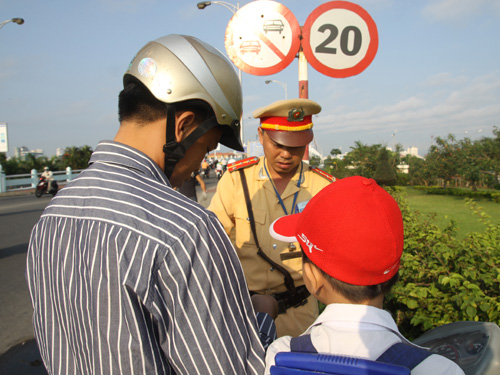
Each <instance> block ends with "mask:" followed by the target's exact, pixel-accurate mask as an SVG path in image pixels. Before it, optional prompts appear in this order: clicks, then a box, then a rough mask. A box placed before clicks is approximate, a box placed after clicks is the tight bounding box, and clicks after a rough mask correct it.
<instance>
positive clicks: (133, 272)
mask: <svg viewBox="0 0 500 375" xmlns="http://www.w3.org/2000/svg"><path fill="white" fill-rule="evenodd" d="M241 108H242V105H241V86H240V83H239V79H238V76H237V74H236V73H235V71H234V69H233V68H232V66H231V64H230V63H229V61H228V60H227V59H226V58H225V57H224V56H223V55H222V54H221V53H220V52H218V51H217V50H215V49H213V48H212V47H211V46H209V45H207V44H206V43H204V42H202V41H200V40H198V39H195V38H192V37H187V36H180V35H168V36H165V37H162V38H159V39H157V40H156V41H154V42H150V43H148V44H147V45H146V46H144V47H143V48H142V49H141V50H140V51H139V52H138V54H137V55H136V56H135V57H134V59H133V60H132V62H131V64H130V66H129V69H128V71H127V72H126V74H125V76H124V89H123V91H122V92H121V93H120V96H119V117H120V128H119V130H118V132H117V134H116V136H115V138H114V140H113V141H103V142H101V143H99V145H98V146H97V147H96V149H95V151H94V153H93V155H92V157H91V159H90V163H89V164H90V166H89V168H87V169H86V170H85V171H83V172H82V173H81V174H80V176H79V177H78V178H77V179H75V180H73V181H72V182H71V183H69V184H68V185H67V186H65V187H64V189H62V190H61V191H60V192H59V193H58V194H57V196H56V197H55V198H54V199H53V200H52V202H51V203H50V204H49V205H48V206H47V208H46V210H45V211H44V213H43V214H42V217H41V218H40V220H39V222H38V223H37V224H36V226H35V227H34V229H33V231H32V235H31V239H30V245H29V251H28V258H27V271H26V279H27V282H28V286H29V290H30V295H31V300H32V304H33V308H34V316H33V324H34V330H35V336H36V339H37V342H38V346H39V349H40V353H41V355H42V358H43V361H44V364H45V366H46V368H47V371H48V372H49V374H64V375H66V374H174V373H175V374H261V373H263V371H264V361H263V358H264V347H263V345H262V343H261V340H260V338H265V334H263V333H265V332H263V331H265V329H267V328H264V327H263V326H260V336H259V326H258V323H257V319H256V316H255V314H254V309H253V308H252V301H251V299H250V297H249V294H248V291H247V290H248V289H247V285H246V283H245V279H244V274H243V271H242V268H241V265H240V263H239V260H238V257H237V255H236V252H235V251H234V249H233V247H232V245H231V242H230V240H229V239H228V237H227V235H226V234H225V232H224V229H223V228H222V226H221V225H220V223H219V221H218V220H217V218H216V216H215V215H214V214H212V213H210V212H208V211H206V210H205V209H204V208H202V207H201V206H200V205H198V204H197V203H195V202H193V201H192V200H190V199H188V198H186V197H185V196H183V195H182V194H180V193H179V192H177V191H175V190H174V189H173V187H176V186H180V185H181V184H182V183H183V182H184V181H185V180H186V179H188V178H189V177H190V174H191V172H192V171H194V170H195V169H196V168H198V167H199V165H200V162H201V160H202V159H203V157H204V156H205V154H206V153H207V152H210V151H211V150H212V149H214V148H216V146H217V144H218V142H220V143H222V144H224V145H226V146H228V147H231V148H235V149H237V150H242V146H241V140H240V137H239V134H240V128H239V120H240V118H241ZM265 317H269V316H268V315H265ZM266 323H268V321H267V322H266V320H265V319H264V320H263V321H262V324H266ZM269 329H270V331H269V335H271V336H272V334H273V332H272V329H273V327H272V325H271V326H270V328H269Z"/></svg>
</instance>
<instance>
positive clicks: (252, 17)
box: [225, 0, 300, 76]
mask: <svg viewBox="0 0 500 375" xmlns="http://www.w3.org/2000/svg"><path fill="white" fill-rule="evenodd" d="M272 14H275V15H279V16H280V18H281V17H282V18H283V20H284V21H285V22H286V23H287V24H288V25H280V26H279V27H280V28H281V26H283V28H282V29H281V30H278V31H279V32H280V36H281V35H282V34H281V32H283V36H282V38H284V37H285V33H286V32H287V30H290V33H291V35H288V37H289V38H291V40H290V45H289V49H288V51H286V50H282V49H283V48H286V47H283V46H281V48H280V46H278V45H276V44H275V43H273V42H272V40H271V38H268V36H267V35H266V34H267V31H265V30H266V29H264V30H262V31H261V30H260V29H259V28H258V27H256V26H252V25H258V24H259V23H260V22H263V21H264V20H266V18H268V17H269V15H272ZM272 18H276V17H271V18H268V19H269V20H272ZM279 21H281V19H280V20H279ZM281 22H282V21H281ZM274 26H275V25H274ZM286 26H288V27H289V28H288V27H286ZM264 27H265V22H264ZM272 27H273V25H269V28H270V31H271V30H272ZM243 31H244V33H245V34H247V35H250V36H245V37H246V38H248V39H247V41H246V42H243V43H246V45H243V43H241V42H240V43H239V44H238V42H239V40H236V41H235V39H241V37H240V38H238V35H237V34H243ZM273 31H276V30H273ZM299 35H300V25H299V22H298V21H297V18H296V17H295V16H294V15H293V13H292V12H291V11H290V10H289V9H288V8H287V7H286V6H284V5H283V4H280V3H277V2H275V1H271V0H269V1H267V0H260V1H253V2H251V3H248V4H247V5H245V6H244V7H242V8H241V9H240V10H238V12H236V13H235V14H234V16H233V17H232V18H231V20H230V21H229V23H228V25H227V28H226V38H225V46H226V52H227V54H228V56H229V58H230V59H231V60H232V61H233V62H234V64H235V65H236V66H237V67H238V68H239V69H241V70H242V71H244V72H246V73H249V74H253V75H258V76H265V75H271V74H275V73H278V72H280V71H281V70H283V69H285V68H286V67H287V66H288V65H290V63H291V62H292V61H293V59H294V58H295V56H296V55H297V52H298V51H299V48H300V38H299ZM256 42H257V43H258V44H257V43H256ZM252 43H253V44H252ZM243 48H246V49H247V51H250V52H251V53H261V51H262V53H264V52H267V53H268V54H271V55H272V57H273V58H272V59H271V60H272V61H271V60H269V64H267V66H266V64H265V62H266V59H265V57H264V58H262V59H261V61H262V62H261V65H264V66H255V65H252V64H251V63H249V62H246V61H244V60H245V59H244V57H245V56H242V52H241V51H242V50H243ZM275 61H277V62H275ZM256 65H257V64H256Z"/></svg>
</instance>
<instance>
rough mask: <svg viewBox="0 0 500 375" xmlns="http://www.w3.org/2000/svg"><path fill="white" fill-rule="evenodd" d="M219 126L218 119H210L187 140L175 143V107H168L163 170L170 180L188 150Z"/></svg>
mask: <svg viewBox="0 0 500 375" xmlns="http://www.w3.org/2000/svg"><path fill="white" fill-rule="evenodd" d="M217 125H219V124H218V122H217V119H216V117H215V116H213V117H210V118H209V119H207V120H206V121H204V122H203V123H201V124H200V125H199V126H198V127H197V128H196V129H194V130H193V131H192V132H191V133H190V134H189V135H188V136H187V137H186V138H185V139H183V140H182V141H181V142H179V143H178V142H176V141H175V107H174V106H173V105H167V129H166V141H167V143H165V144H164V145H163V152H164V153H165V165H164V168H163V170H164V172H165V175H166V176H167V178H168V179H170V176H172V172H173V171H174V168H175V165H176V164H177V163H178V162H179V160H181V159H182V158H183V157H184V155H185V154H186V150H187V149H189V148H190V147H191V146H192V145H193V143H195V142H196V141H197V140H198V139H200V138H201V137H202V136H203V135H204V134H205V133H206V132H208V131H209V130H210V129H212V128H214V127H215V126H217Z"/></svg>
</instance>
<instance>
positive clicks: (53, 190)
mask: <svg viewBox="0 0 500 375" xmlns="http://www.w3.org/2000/svg"><path fill="white" fill-rule="evenodd" d="M57 190H59V186H58V185H57V181H55V180H53V181H52V182H51V184H50V189H49V191H47V180H46V179H45V177H40V180H39V181H38V185H36V189H35V196H36V197H37V198H40V197H41V196H42V195H44V194H51V195H52V196H55V195H56V194H57Z"/></svg>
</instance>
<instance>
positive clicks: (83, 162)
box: [62, 146, 92, 169]
mask: <svg viewBox="0 0 500 375" xmlns="http://www.w3.org/2000/svg"><path fill="white" fill-rule="evenodd" d="M91 155H92V148H91V147H90V146H83V147H76V146H72V147H66V149H65V150H64V155H63V156H62V167H63V168H67V167H71V168H72V169H85V168H87V166H88V163H89V160H90V156H91Z"/></svg>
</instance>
